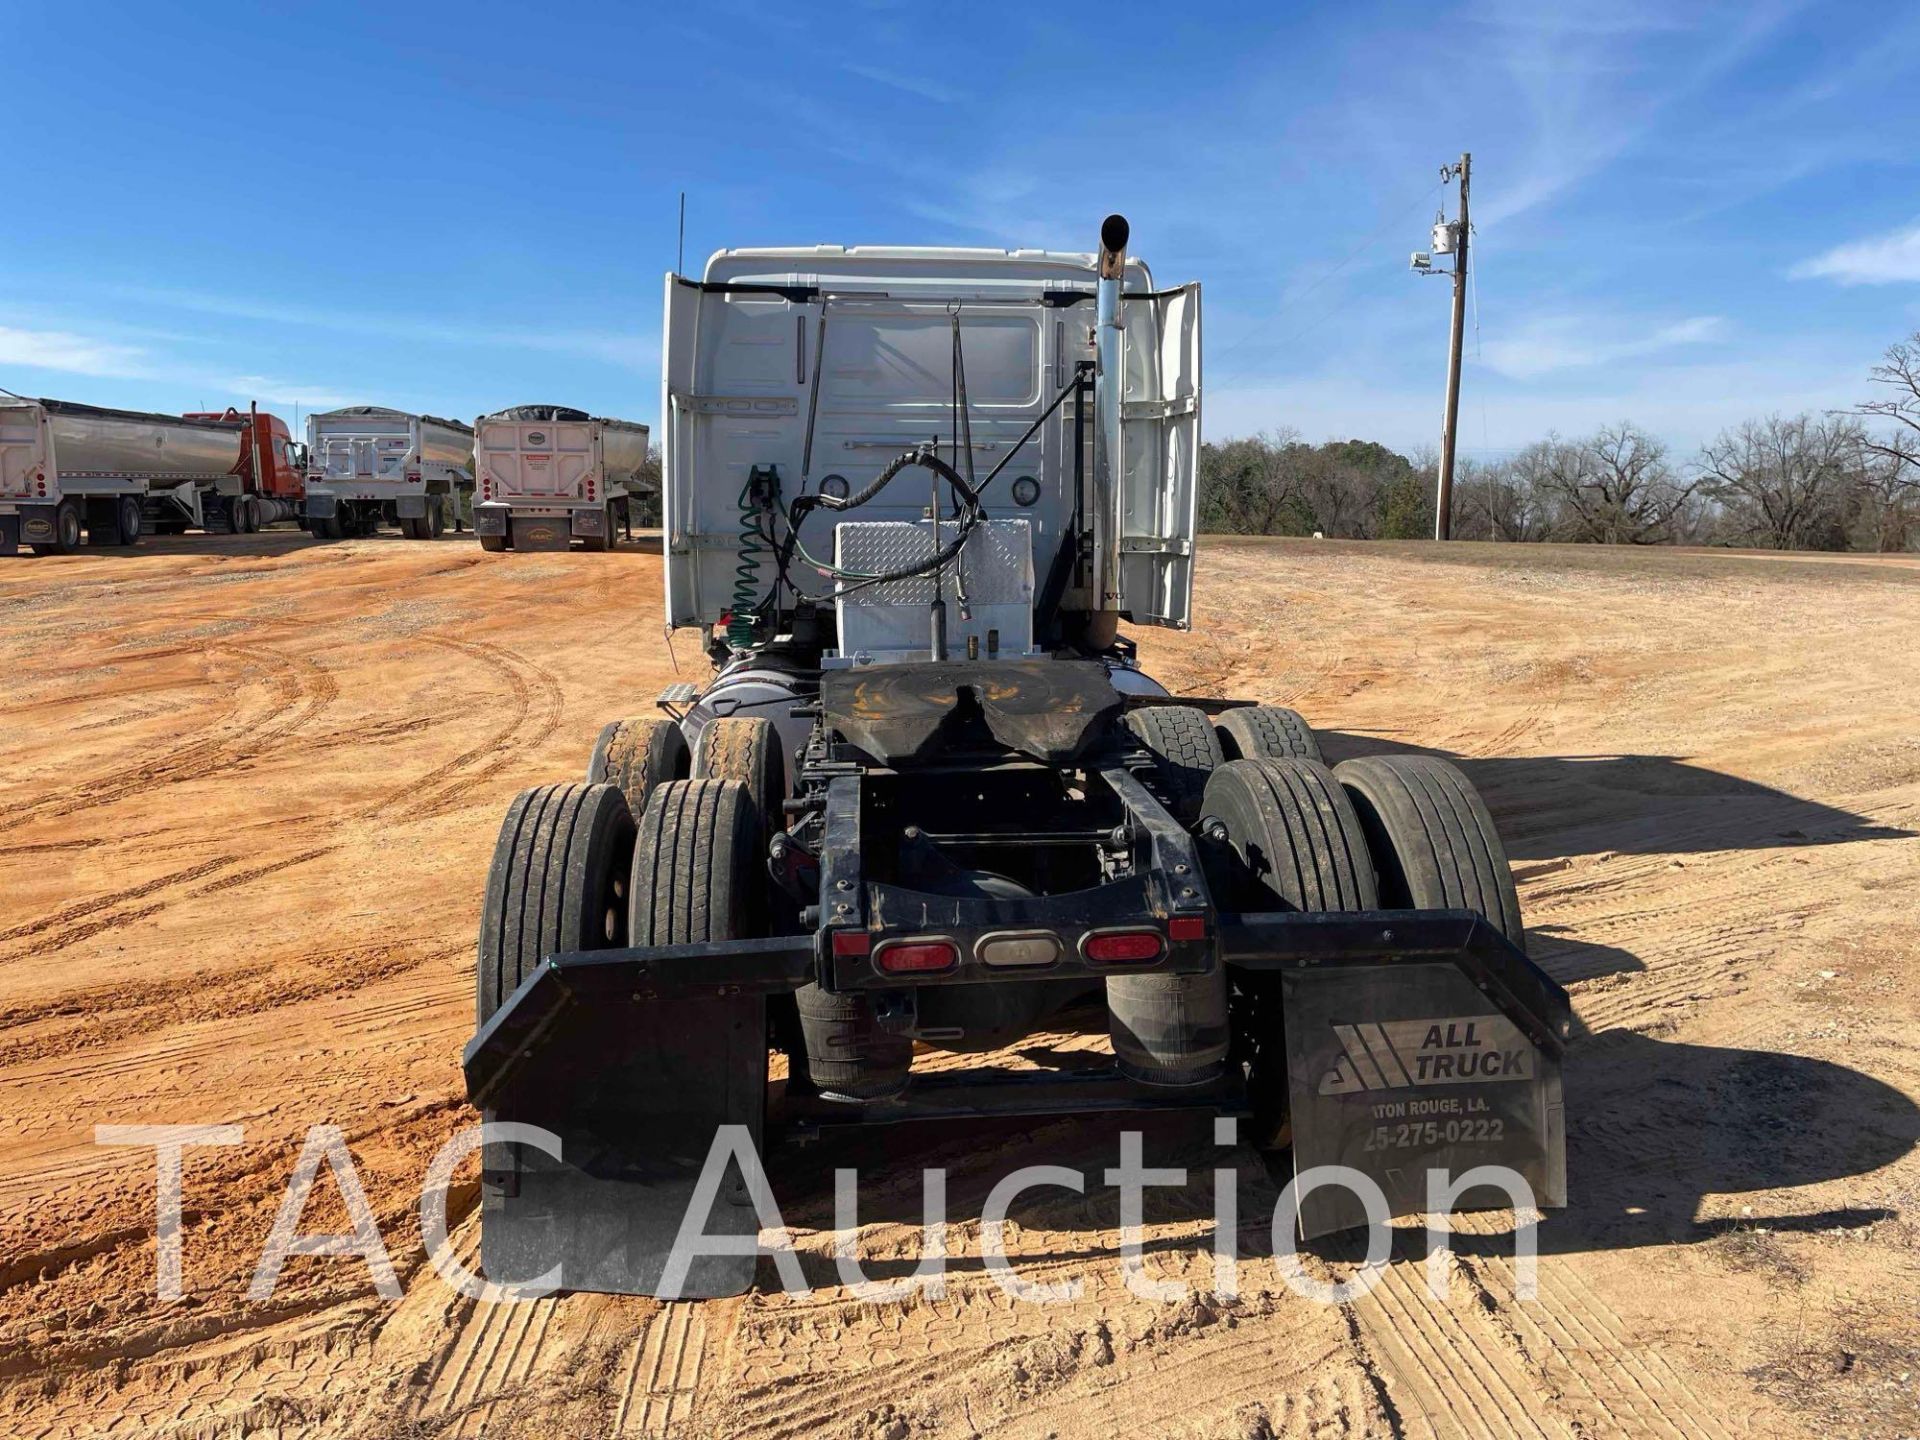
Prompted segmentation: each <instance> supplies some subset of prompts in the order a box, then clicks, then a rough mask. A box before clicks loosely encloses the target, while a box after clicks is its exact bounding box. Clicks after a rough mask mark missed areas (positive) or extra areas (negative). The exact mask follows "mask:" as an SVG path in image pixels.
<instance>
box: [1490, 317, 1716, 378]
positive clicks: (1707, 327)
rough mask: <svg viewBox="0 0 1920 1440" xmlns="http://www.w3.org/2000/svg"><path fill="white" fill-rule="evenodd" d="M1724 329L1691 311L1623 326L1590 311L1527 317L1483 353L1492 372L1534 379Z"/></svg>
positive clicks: (1702, 339) (1697, 340) (1699, 340)
mask: <svg viewBox="0 0 1920 1440" xmlns="http://www.w3.org/2000/svg"><path fill="white" fill-rule="evenodd" d="M1726 328H1727V326H1726V321H1725V320H1724V319H1722V318H1721V317H1720V316H1718V315H1693V316H1689V317H1688V318H1686V319H1684V320H1676V321H1673V322H1671V323H1670V324H1666V325H1649V326H1622V325H1621V324H1620V323H1619V322H1617V321H1607V320H1603V319H1601V318H1599V317H1596V316H1591V315H1556V316H1548V317H1545V318H1543V319H1538V320H1532V321H1528V322H1527V323H1525V324H1523V325H1522V326H1521V327H1520V328H1519V329H1518V330H1516V331H1515V332H1514V333H1513V334H1512V335H1511V336H1507V337H1503V338H1501V339H1498V340H1489V341H1487V342H1486V344H1485V345H1484V346H1483V347H1482V349H1481V358H1482V361H1483V362H1484V363H1485V365H1486V366H1487V368H1488V369H1490V370H1492V371H1494V372H1495V373H1496V374H1499V375H1505V376H1506V377H1508V378H1509V379H1512V380H1532V379H1535V378H1537V377H1539V376H1542V375H1548V374H1551V373H1553V372H1554V371H1558V370H1578V369H1583V368H1586V367H1589V366H1594V365H1610V364H1613V363H1615V362H1618V361H1621V360H1633V359H1640V358H1643V357H1645V356H1648V355H1656V354H1659V353H1660V352H1661V351H1663V350H1671V349H1674V348H1676V347H1679V346H1685V345H1699V344H1704V343H1706V342H1709V341H1712V340H1717V339H1719V338H1720V337H1721V336H1722V335H1723V334H1725V333H1726Z"/></svg>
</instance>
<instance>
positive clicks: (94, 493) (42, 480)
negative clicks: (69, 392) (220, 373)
mask: <svg viewBox="0 0 1920 1440" xmlns="http://www.w3.org/2000/svg"><path fill="white" fill-rule="evenodd" d="M245 428H246V427H245V425H244V424H243V423H242V422H241V421H238V420H225V419H186V418H183V417H181V416H178V415H155V414H148V413H146V412H143V411H137V410H110V409H106V408H103V407H101V406H97V405H81V404H77V403H75V402H74V401H71V400H48V399H39V400H31V399H20V398H13V397H0V549H4V550H5V551H7V552H11V551H12V550H15V549H17V548H18V546H19V545H20V544H21V543H23V542H24V543H25V544H27V545H29V546H31V547H32V548H33V550H34V551H35V552H36V553H38V554H49V553H61V554H66V553H70V552H71V551H73V550H75V549H77V548H78V547H79V545H80V543H81V537H82V533H83V532H84V533H85V536H86V538H87V539H88V540H89V541H91V543H93V544H95V545H103V544H105V545H131V544H133V543H134V542H135V541H136V540H138V539H139V538H140V534H141V531H142V529H143V528H144V511H145V510H146V508H147V507H148V506H149V505H152V504H154V503H156V502H162V503H164V504H165V505H166V506H167V507H168V508H169V509H170V510H171V511H176V512H178V513H179V514H180V515H181V516H182V517H183V519H184V520H186V521H188V522H191V523H195V524H197V523H199V519H200V512H199V505H200V497H201V495H202V494H203V493H212V492H213V490H214V488H215V487H216V486H218V485H220V484H221V483H222V482H223V481H225V480H226V479H227V477H228V475H229V474H230V472H231V471H232V469H233V467H234V463H235V459H236V457H237V456H238V454H239V450H240V443H241V436H242V432H243V431H244V430H245Z"/></svg>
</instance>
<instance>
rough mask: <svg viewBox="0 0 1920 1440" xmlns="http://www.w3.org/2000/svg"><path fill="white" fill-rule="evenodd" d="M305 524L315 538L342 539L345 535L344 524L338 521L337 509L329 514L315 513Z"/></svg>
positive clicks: (338, 513)
mask: <svg viewBox="0 0 1920 1440" xmlns="http://www.w3.org/2000/svg"><path fill="white" fill-rule="evenodd" d="M307 526H308V528H309V529H310V530H311V531H312V532H313V538H314V539H316V540H344V539H346V536H347V529H346V526H344V525H342V524H341V523H340V512H339V511H338V510H336V511H334V513H333V514H331V515H316V516H314V517H312V518H311V519H310V520H309V521H308V522H307Z"/></svg>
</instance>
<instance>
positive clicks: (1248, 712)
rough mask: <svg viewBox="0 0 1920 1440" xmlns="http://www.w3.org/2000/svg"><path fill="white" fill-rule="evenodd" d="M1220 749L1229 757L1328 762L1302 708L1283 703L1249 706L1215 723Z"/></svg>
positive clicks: (1237, 758) (1230, 713)
mask: <svg viewBox="0 0 1920 1440" xmlns="http://www.w3.org/2000/svg"><path fill="white" fill-rule="evenodd" d="M1213 729H1214V733H1215V734H1217V735H1218V736H1219V737H1220V749H1221V751H1222V753H1224V754H1225V755H1226V757H1227V759H1229V760H1282V759H1286V758H1287V757H1289V756H1291V757H1293V758H1294V759H1297V760H1312V761H1314V762H1315V763H1316V764H1321V763H1324V761H1323V759H1322V757H1321V754H1320V742H1319V741H1318V740H1316V739H1315V738H1314V735H1313V727H1312V726H1311V725H1309V724H1307V722H1306V719H1305V717H1304V716H1302V715H1301V714H1300V712H1299V711H1298V710H1289V709H1287V708H1286V707H1285V706H1281V705H1247V706H1243V707H1242V708H1240V709H1237V710H1229V711H1227V713H1226V714H1224V715H1222V716H1221V717H1220V718H1219V719H1218V720H1216V721H1214V722H1213Z"/></svg>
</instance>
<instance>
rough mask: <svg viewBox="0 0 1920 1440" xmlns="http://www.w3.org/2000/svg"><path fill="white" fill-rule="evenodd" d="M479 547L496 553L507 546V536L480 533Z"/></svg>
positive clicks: (493, 553) (490, 552)
mask: <svg viewBox="0 0 1920 1440" xmlns="http://www.w3.org/2000/svg"><path fill="white" fill-rule="evenodd" d="M480 548H481V549H482V550H485V551H486V552H487V553H488V554H490V555H498V554H500V553H501V552H502V551H504V550H505V549H506V548H507V537H506V536H504V535H482V536H481V537H480Z"/></svg>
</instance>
